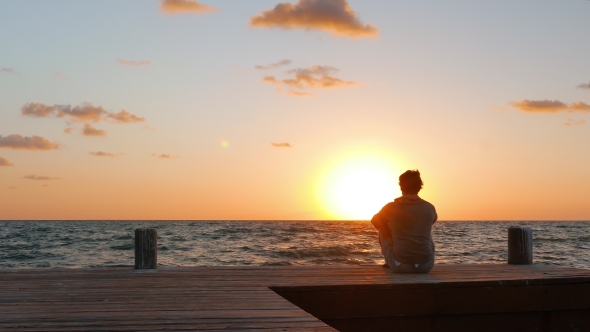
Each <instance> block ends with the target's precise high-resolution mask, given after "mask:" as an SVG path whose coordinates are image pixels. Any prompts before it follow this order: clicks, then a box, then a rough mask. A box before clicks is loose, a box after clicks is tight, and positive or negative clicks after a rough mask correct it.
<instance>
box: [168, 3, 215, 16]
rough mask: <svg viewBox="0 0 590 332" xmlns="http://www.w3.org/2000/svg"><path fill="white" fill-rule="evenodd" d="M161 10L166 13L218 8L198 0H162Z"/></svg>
mask: <svg viewBox="0 0 590 332" xmlns="http://www.w3.org/2000/svg"><path fill="white" fill-rule="evenodd" d="M160 11H161V12H163V13H166V14H183V13H210V12H214V11H217V8H215V7H212V6H207V5H204V4H202V3H199V2H198V1H196V0H161V3H160Z"/></svg>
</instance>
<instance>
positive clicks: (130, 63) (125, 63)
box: [117, 59, 152, 67]
mask: <svg viewBox="0 0 590 332" xmlns="http://www.w3.org/2000/svg"><path fill="white" fill-rule="evenodd" d="M117 61H119V63H120V64H122V65H123V66H134V67H140V66H149V65H151V64H152V62H151V61H131V60H123V59H117Z"/></svg>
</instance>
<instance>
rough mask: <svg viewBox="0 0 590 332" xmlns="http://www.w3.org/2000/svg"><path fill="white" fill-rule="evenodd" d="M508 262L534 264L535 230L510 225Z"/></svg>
mask: <svg viewBox="0 0 590 332" xmlns="http://www.w3.org/2000/svg"><path fill="white" fill-rule="evenodd" d="M508 264H518V265H528V264H533V230H532V229H531V228H530V227H508Z"/></svg>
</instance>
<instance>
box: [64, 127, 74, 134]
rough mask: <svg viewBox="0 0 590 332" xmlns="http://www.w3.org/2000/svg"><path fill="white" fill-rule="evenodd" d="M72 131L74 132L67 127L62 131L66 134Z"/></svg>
mask: <svg viewBox="0 0 590 332" xmlns="http://www.w3.org/2000/svg"><path fill="white" fill-rule="evenodd" d="M73 130H74V128H72V127H68V128H66V129H64V133H66V134H71V133H72V131H73Z"/></svg>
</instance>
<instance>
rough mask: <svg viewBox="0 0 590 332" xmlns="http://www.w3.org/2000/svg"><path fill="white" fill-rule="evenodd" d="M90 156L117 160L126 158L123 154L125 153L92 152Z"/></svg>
mask: <svg viewBox="0 0 590 332" xmlns="http://www.w3.org/2000/svg"><path fill="white" fill-rule="evenodd" d="M90 155H91V156H96V157H111V158H117V157H121V156H124V155H125V154H123V153H110V152H103V151H96V152H90Z"/></svg>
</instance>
